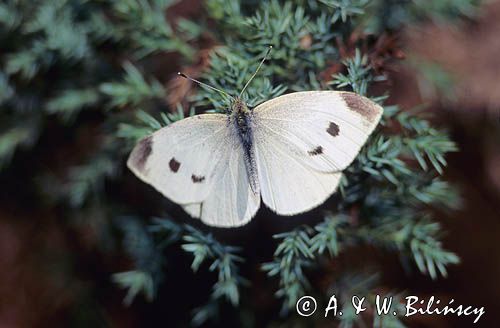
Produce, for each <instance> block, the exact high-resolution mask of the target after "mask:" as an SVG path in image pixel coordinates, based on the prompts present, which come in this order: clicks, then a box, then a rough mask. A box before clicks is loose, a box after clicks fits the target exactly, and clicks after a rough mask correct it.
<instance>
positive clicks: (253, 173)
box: [229, 98, 259, 194]
mask: <svg viewBox="0 0 500 328" xmlns="http://www.w3.org/2000/svg"><path fill="white" fill-rule="evenodd" d="M229 120H230V122H233V126H234V128H235V130H236V135H237V136H238V140H239V141H240V142H241V147H242V149H243V152H244V157H243V158H244V161H245V168H246V171H247V174H248V179H249V181H250V187H251V188H252V192H253V193H255V194H258V193H259V183H258V180H257V165H256V161H255V149H254V140H253V118H252V111H251V110H250V109H249V108H248V106H247V105H246V104H245V103H244V102H243V101H242V100H241V99H240V98H236V99H235V100H234V102H233V104H232V106H231V112H230V114H229Z"/></svg>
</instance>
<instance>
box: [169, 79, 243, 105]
mask: <svg viewBox="0 0 500 328" xmlns="http://www.w3.org/2000/svg"><path fill="white" fill-rule="evenodd" d="M177 75H179V76H182V77H183V78H185V79H188V80H189V81H192V82H195V83H198V84H199V85H202V86H204V87H207V88H209V89H212V90H215V91H217V92H219V93H222V94H223V95H225V96H227V97H229V98H231V99H233V100H234V97H233V96H231V95H230V94H228V93H227V92H224V91H222V90H220V89H217V88H215V87H213V86H211V85H208V84H206V83H203V82H201V81H198V80H196V79H193V78H192V77H190V76H187V75H186V74H184V73H181V72H177Z"/></svg>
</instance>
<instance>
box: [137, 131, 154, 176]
mask: <svg viewBox="0 0 500 328" xmlns="http://www.w3.org/2000/svg"><path fill="white" fill-rule="evenodd" d="M152 151H153V137H151V136H149V137H146V138H144V139H142V140H141V141H139V143H138V144H137V146H136V149H135V150H134V154H133V157H132V163H133V164H134V166H135V167H136V168H137V169H139V170H140V171H143V170H144V167H145V166H146V162H147V161H148V158H149V156H150V155H151V152H152Z"/></svg>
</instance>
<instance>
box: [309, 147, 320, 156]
mask: <svg viewBox="0 0 500 328" xmlns="http://www.w3.org/2000/svg"><path fill="white" fill-rule="evenodd" d="M307 153H308V154H309V155H311V156H316V155H321V154H323V147H321V146H318V147H316V148H314V149H313V150H310V151H308V152H307Z"/></svg>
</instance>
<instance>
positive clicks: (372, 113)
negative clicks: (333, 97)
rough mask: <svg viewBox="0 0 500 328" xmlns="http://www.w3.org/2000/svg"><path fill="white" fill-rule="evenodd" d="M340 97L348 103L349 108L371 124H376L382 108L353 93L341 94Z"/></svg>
mask: <svg viewBox="0 0 500 328" xmlns="http://www.w3.org/2000/svg"><path fill="white" fill-rule="evenodd" d="M340 97H342V99H343V100H344V101H345V102H346V104H347V107H348V108H349V109H350V110H353V111H355V112H357V113H359V114H361V116H363V117H364V118H366V119H367V120H368V121H370V122H375V121H376V120H377V116H378V115H379V112H380V109H379V108H380V107H379V106H378V105H377V104H376V103H374V102H373V101H371V100H370V99H368V98H366V97H363V96H360V95H358V94H355V93H352V92H341V93H340Z"/></svg>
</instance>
